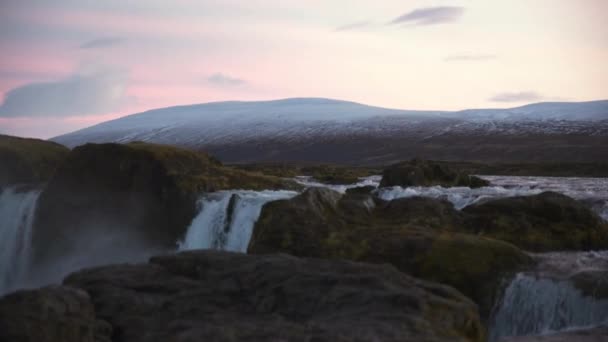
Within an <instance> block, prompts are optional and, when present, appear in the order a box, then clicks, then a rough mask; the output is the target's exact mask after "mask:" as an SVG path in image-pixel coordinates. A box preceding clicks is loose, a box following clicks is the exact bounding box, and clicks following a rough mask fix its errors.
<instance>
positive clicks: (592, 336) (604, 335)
mask: <svg viewBox="0 0 608 342" xmlns="http://www.w3.org/2000/svg"><path fill="white" fill-rule="evenodd" d="M605 341H608V325H604V326H600V327H595V328H587V329H579V330H572V331H566V332H559V333H554V334H547V335H541V336H521V337H510V338H504V339H502V340H500V342H605Z"/></svg>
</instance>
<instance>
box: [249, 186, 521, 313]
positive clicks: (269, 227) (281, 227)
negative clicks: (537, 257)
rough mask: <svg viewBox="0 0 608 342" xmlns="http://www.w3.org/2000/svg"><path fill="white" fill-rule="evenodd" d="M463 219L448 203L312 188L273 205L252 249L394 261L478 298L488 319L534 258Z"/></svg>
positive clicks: (408, 270) (262, 219)
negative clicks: (504, 286) (507, 280)
mask: <svg viewBox="0 0 608 342" xmlns="http://www.w3.org/2000/svg"><path fill="white" fill-rule="evenodd" d="M461 219H462V218H461V216H460V214H459V213H458V212H457V211H456V210H454V208H453V206H452V205H451V204H450V203H449V202H446V201H440V200H435V199H429V198H406V199H399V200H395V201H391V202H383V201H379V200H377V199H375V200H374V199H373V198H371V197H370V196H369V195H367V197H366V195H361V194H347V195H346V196H341V195H340V194H338V193H337V192H334V191H331V190H328V189H322V188H313V189H309V190H307V191H305V192H304V193H302V194H301V195H299V196H296V197H294V198H293V199H290V200H282V201H276V202H271V203H268V204H266V205H265V206H264V207H263V209H262V213H261V215H260V218H259V219H258V221H257V223H256V226H255V228H254V232H253V236H252V239H251V242H250V244H249V249H248V250H249V252H250V253H275V252H282V253H289V254H292V255H296V256H307V257H320V258H341V259H350V260H356V261H366V262H373V263H390V264H392V265H394V266H396V267H397V268H398V269H399V270H401V271H404V272H406V273H409V274H412V275H414V276H416V277H421V278H424V279H428V280H433V281H437V282H440V283H444V284H448V285H451V286H454V287H455V288H457V289H458V290H460V291H461V292H463V293H464V294H465V295H467V296H469V297H470V298H472V299H474V300H475V301H476V302H477V304H479V305H480V312H481V314H482V318H487V317H488V315H489V312H490V309H491V307H492V305H493V303H494V301H495V299H496V298H497V296H498V294H499V292H500V283H501V280H502V279H503V278H504V277H506V276H509V275H511V274H513V273H514V272H516V271H517V270H519V269H521V268H523V267H525V266H526V265H527V264H528V263H529V262H530V258H529V257H528V256H527V255H526V254H525V253H523V252H522V251H520V250H519V249H517V248H516V247H515V246H513V245H511V244H508V243H505V242H501V241H497V240H493V239H488V238H483V237H478V236H474V235H469V234H462V233H459V232H457V231H456V229H457V228H458V227H459V224H460V220H461Z"/></svg>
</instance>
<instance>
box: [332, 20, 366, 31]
mask: <svg viewBox="0 0 608 342" xmlns="http://www.w3.org/2000/svg"><path fill="white" fill-rule="evenodd" d="M370 26H371V22H369V21H357V22H354V23H350V24H347V25H344V26H340V27H336V29H334V31H336V32H340V31H352V30H358V29H363V28H367V27H370Z"/></svg>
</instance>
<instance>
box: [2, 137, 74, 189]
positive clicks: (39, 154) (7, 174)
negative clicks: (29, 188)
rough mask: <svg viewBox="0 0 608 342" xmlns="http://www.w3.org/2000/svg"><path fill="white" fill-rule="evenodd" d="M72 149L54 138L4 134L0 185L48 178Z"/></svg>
mask: <svg viewBox="0 0 608 342" xmlns="http://www.w3.org/2000/svg"><path fill="white" fill-rule="evenodd" d="M68 152H69V150H68V148H67V147H65V146H62V145H59V144H57V143H54V142H50V141H44V140H38V139H24V138H17V137H11V136H7V135H0V188H2V187H3V186H6V185H9V184H18V183H43V182H46V181H48V180H49V179H50V178H51V177H52V175H53V173H54V172H55V169H57V167H58V166H59V164H60V163H61V162H62V161H63V160H64V159H65V157H66V156H67V155H68Z"/></svg>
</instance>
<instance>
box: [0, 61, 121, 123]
mask: <svg viewBox="0 0 608 342" xmlns="http://www.w3.org/2000/svg"><path fill="white" fill-rule="evenodd" d="M126 82H127V77H126V73H125V72H123V71H121V70H113V69H107V68H96V69H92V70H83V71H81V72H79V73H76V74H75V75H72V76H70V77H68V78H66V79H63V80H59V81H55V82H37V83H30V84H26V85H24V86H21V87H18V88H14V89H12V90H10V91H8V92H7V93H6V94H5V96H4V102H3V103H2V105H0V117H66V116H83V115H96V114H103V113H108V112H111V111H113V110H116V109H118V108H119V107H120V106H121V105H123V104H125V103H126V101H127V97H126V96H125V87H126Z"/></svg>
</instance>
